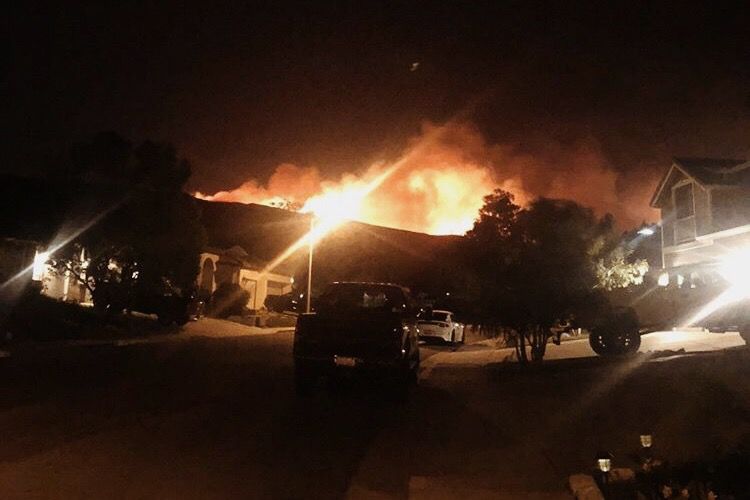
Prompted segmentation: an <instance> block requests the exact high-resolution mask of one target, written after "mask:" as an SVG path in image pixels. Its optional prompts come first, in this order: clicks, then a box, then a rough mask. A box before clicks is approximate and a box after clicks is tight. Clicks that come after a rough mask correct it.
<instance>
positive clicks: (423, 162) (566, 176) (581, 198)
mask: <svg viewBox="0 0 750 500" xmlns="http://www.w3.org/2000/svg"><path fill="white" fill-rule="evenodd" d="M394 164H398V168H397V169H396V170H395V171H394V172H393V174H392V175H390V176H389V177H388V178H387V179H386V180H385V182H383V184H382V185H381V186H380V187H379V188H378V189H377V190H376V191H374V192H372V193H371V194H370V195H369V197H368V198H367V199H366V200H365V202H364V203H363V204H362V206H361V208H360V210H359V213H357V214H351V218H353V219H356V220H360V221H362V222H367V223H371V224H377V225H381V226H387V227H396V228H401V229H408V230H413V231H421V232H427V233H431V234H463V233H464V232H465V231H466V230H468V229H470V228H471V226H472V224H473V221H474V219H475V217H476V215H477V212H478V210H479V208H480V207H481V206H482V201H483V200H482V199H483V197H484V196H485V195H487V194H488V193H490V192H492V190H493V189H495V188H498V187H499V188H503V189H505V190H507V191H510V192H512V193H513V194H515V195H516V201H517V202H519V203H521V204H525V203H527V202H528V201H530V200H531V199H533V198H534V197H537V196H547V197H554V198H568V199H573V200H575V201H577V202H579V203H581V204H584V205H587V206H592V207H594V208H595V209H596V210H597V212H598V213H599V214H604V213H606V212H610V213H613V214H614V215H615V217H616V218H617V219H618V221H619V222H620V223H621V224H627V225H635V224H638V223H640V222H641V221H642V220H652V219H654V216H655V214H654V213H653V212H652V211H651V210H650V209H649V208H648V199H649V196H650V194H651V191H652V188H653V183H654V182H655V179H651V178H647V179H643V180H642V181H641V182H640V183H633V182H628V183H624V182H623V179H624V177H625V176H624V175H622V174H618V173H617V172H616V171H615V170H614V169H613V168H611V166H610V165H608V163H607V162H606V161H605V160H604V155H603V154H602V153H601V152H600V151H599V149H598V146H597V144H596V142H595V141H593V140H588V141H582V142H580V143H577V144H574V145H566V146H562V145H559V144H556V143H552V144H547V145H544V146H543V147H537V148H536V149H535V151H534V153H533V154H529V153H525V152H523V151H520V150H519V149H518V148H516V147H511V146H508V145H502V144H490V143H488V142H487V140H486V139H485V137H484V136H483V135H482V134H481V132H480V131H479V130H478V129H477V127H476V126H474V125H473V124H472V123H469V122H450V123H448V124H445V125H433V124H429V123H428V124H425V125H424V126H423V128H422V133H421V134H420V135H419V136H418V137H415V138H414V139H412V140H411V141H410V142H409V144H408V146H407V148H406V149H405V151H404V153H403V155H402V157H401V158H399V159H398V160H397V161H396V162H392V163H388V164H386V163H385V162H381V163H378V164H375V165H371V166H369V167H368V168H365V169H362V170H360V171H359V172H356V173H348V174H345V175H344V176H342V177H341V178H338V179H326V178H324V176H323V175H322V174H321V172H320V171H319V170H318V169H317V168H315V167H299V166H296V165H292V164H282V165H279V167H277V169H276V171H275V172H274V173H273V175H271V177H270V178H269V179H268V182H267V183H265V184H262V183H260V182H258V181H257V180H248V181H247V182H245V183H244V184H242V185H241V186H240V187H238V188H236V189H233V190H229V191H220V192H218V193H215V194H213V195H206V194H203V193H196V196H198V197H199V198H203V199H206V200H215V201H237V202H241V203H260V204H265V205H275V206H279V205H284V204H291V205H292V206H297V207H302V206H304V205H305V204H306V203H307V202H308V200H311V199H312V198H314V197H315V196H316V195H320V194H323V193H326V192H331V191H341V190H346V189H347V188H352V189H356V187H357V186H361V185H363V184H366V183H367V182H369V181H370V180H372V179H374V178H376V177H377V176H378V175H380V174H382V172H383V171H385V169H387V168H390V167H391V166H392V165H394ZM620 185H631V186H632V185H635V186H638V188H635V189H632V190H631V191H629V192H628V191H622V190H621V189H620Z"/></svg>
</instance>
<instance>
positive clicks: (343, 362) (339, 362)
mask: <svg viewBox="0 0 750 500" xmlns="http://www.w3.org/2000/svg"><path fill="white" fill-rule="evenodd" d="M333 362H334V363H335V364H336V366H356V365H357V359H356V358H348V357H346V356H334V357H333Z"/></svg>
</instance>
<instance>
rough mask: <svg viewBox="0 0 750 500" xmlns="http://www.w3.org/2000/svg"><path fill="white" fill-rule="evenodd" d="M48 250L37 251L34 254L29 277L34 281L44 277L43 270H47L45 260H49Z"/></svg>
mask: <svg viewBox="0 0 750 500" xmlns="http://www.w3.org/2000/svg"><path fill="white" fill-rule="evenodd" d="M49 257H50V253H49V252H39V251H37V252H36V254H35V255H34V263H33V265H32V268H31V279H32V280H34V281H40V280H41V279H42V278H43V277H44V272H45V271H46V270H47V261H48V260H49Z"/></svg>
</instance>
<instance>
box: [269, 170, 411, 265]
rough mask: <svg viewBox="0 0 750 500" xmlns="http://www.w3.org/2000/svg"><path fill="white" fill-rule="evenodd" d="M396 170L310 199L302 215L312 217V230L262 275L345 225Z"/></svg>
mask: <svg viewBox="0 0 750 500" xmlns="http://www.w3.org/2000/svg"><path fill="white" fill-rule="evenodd" d="M398 167H399V165H398V164H395V165H394V166H392V167H391V168H388V169H386V170H385V171H383V172H382V173H381V174H380V175H378V176H377V177H375V178H374V179H372V180H371V181H370V182H367V183H354V184H350V185H347V186H342V187H339V188H337V189H331V190H329V191H326V192H324V193H323V194H321V195H318V196H315V197H313V198H310V199H309V200H308V201H307V202H306V203H305V206H304V207H303V208H302V211H303V212H307V213H311V214H313V215H314V216H315V219H313V225H312V228H311V229H310V231H309V232H308V233H306V234H305V235H304V236H303V237H302V238H300V239H299V240H297V241H295V242H294V243H293V244H292V245H291V246H289V247H288V248H287V249H286V250H284V251H283V252H282V253H281V254H280V255H279V256H278V257H276V258H275V259H274V260H273V261H271V262H270V263H269V264H268V265H267V266H266V268H265V269H263V271H262V273H263V274H265V273H269V272H271V271H272V270H273V269H274V268H275V267H276V266H278V265H279V264H281V263H282V262H284V261H285V260H286V259H288V258H289V257H291V256H292V255H293V254H294V253H295V252H296V251H297V250H299V249H300V248H302V247H305V246H308V245H314V244H315V243H317V242H318V241H320V240H321V239H323V237H324V236H325V235H327V234H328V233H330V232H331V231H333V230H334V229H336V228H337V227H338V226H339V225H341V224H342V223H344V222H345V221H347V220H349V219H351V218H352V217H354V216H356V214H358V213H359V211H360V210H361V209H362V203H363V202H364V200H365V198H367V196H369V195H370V193H372V192H373V191H374V190H375V189H377V188H378V187H380V185H381V184H383V182H384V181H385V180H386V179H387V178H388V177H389V176H390V175H391V174H393V172H395V171H396V169H397V168H398Z"/></svg>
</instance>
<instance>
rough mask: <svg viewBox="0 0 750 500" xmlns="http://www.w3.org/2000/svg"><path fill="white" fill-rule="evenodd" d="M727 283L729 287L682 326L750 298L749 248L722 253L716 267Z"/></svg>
mask: <svg viewBox="0 0 750 500" xmlns="http://www.w3.org/2000/svg"><path fill="white" fill-rule="evenodd" d="M717 270H718V271H719V274H720V275H721V277H722V278H724V279H725V280H726V281H727V283H729V288H727V289H726V290H724V291H723V292H722V293H720V294H719V295H718V296H717V297H715V298H714V299H713V300H711V301H710V302H709V303H708V304H706V305H705V306H703V307H702V308H701V309H700V310H698V312H696V313H695V314H694V315H693V316H692V317H691V318H690V319H689V320H688V321H687V323H686V324H685V325H684V326H692V325H695V324H696V323H698V322H699V321H701V320H703V319H705V318H707V317H708V316H710V315H711V314H713V313H715V312H716V311H718V310H719V309H721V308H723V307H726V306H728V305H731V304H734V303H736V302H739V301H741V300H744V299H747V298H750V249H749V248H743V249H740V250H737V251H734V252H730V253H727V254H726V255H724V256H723V257H722V258H721V260H720V262H719V266H718V268H717Z"/></svg>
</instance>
